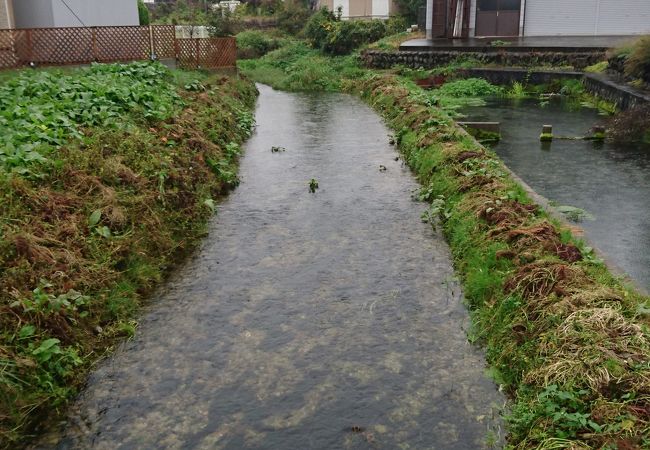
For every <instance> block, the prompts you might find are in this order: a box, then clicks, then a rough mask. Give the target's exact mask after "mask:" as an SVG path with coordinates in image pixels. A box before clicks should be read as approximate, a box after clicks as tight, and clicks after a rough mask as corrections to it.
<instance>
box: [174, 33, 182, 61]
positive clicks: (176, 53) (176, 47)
mask: <svg viewBox="0 0 650 450" xmlns="http://www.w3.org/2000/svg"><path fill="white" fill-rule="evenodd" d="M174 56H175V57H176V65H178V66H180V63H181V58H180V57H181V48H180V44H179V43H178V38H177V37H176V27H175V26H174Z"/></svg>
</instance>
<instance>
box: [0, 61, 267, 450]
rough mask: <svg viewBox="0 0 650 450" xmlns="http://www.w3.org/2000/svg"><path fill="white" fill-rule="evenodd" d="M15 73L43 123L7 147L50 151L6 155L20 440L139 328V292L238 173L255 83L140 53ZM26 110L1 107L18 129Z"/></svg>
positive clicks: (2, 315)
mask: <svg viewBox="0 0 650 450" xmlns="http://www.w3.org/2000/svg"><path fill="white" fill-rule="evenodd" d="M152 72H155V73H153V75H154V78H153V79H150V75H152ZM29 80H32V81H34V82H35V84H34V85H31V84H30V83H29ZM63 80H64V81H63ZM103 84H106V85H103ZM6 86H13V87H14V89H15V87H16V86H18V87H21V89H20V91H19V92H20V96H17V97H18V98H16V99H14V100H13V103H12V104H13V105H14V108H15V109H19V110H21V111H22V110H26V111H32V112H34V111H36V112H37V114H36V116H35V117H34V118H33V120H32V122H30V123H32V124H33V127H32V128H28V129H29V130H36V131H35V134H34V135H33V136H32V137H31V138H29V137H25V138H23V137H20V136H19V137H17V138H11V139H17V141H15V142H16V143H17V144H15V145H14V146H13V147H11V145H10V143H9V141H7V140H6V139H7V137H6V136H5V137H4V139H5V141H3V146H2V147H0V149H2V150H4V151H5V155H6V153H7V148H9V149H10V151H14V150H16V149H19V148H23V147H24V146H26V145H27V146H29V145H34V143H35V142H37V143H38V144H37V145H35V146H34V147H33V148H32V149H31V150H29V151H30V152H35V153H37V154H38V155H39V156H41V158H31V159H29V160H26V161H21V162H20V164H13V163H12V164H7V162H6V161H5V162H3V163H0V386H2V389H1V390H0V447H4V448H12V447H15V446H16V445H18V443H19V442H22V441H24V440H25V439H26V438H28V437H29V435H30V434H34V433H37V432H38V429H37V428H36V427H35V425H37V424H38V422H39V418H40V417H42V415H43V413H45V412H47V414H48V416H50V418H52V417H54V416H56V413H57V412H58V411H59V410H60V409H61V407H62V406H63V405H65V403H66V401H67V400H68V399H70V398H71V397H72V396H73V395H74V394H75V393H76V392H77V390H78V388H79V387H80V385H81V384H82V383H83V381H84V379H85V377H86V375H87V373H88V371H89V369H90V368H91V366H92V364H93V363H94V362H95V361H97V359H99V358H100V357H102V355H103V354H104V353H105V352H106V351H107V350H108V349H110V347H111V346H112V345H113V344H114V343H115V342H117V340H119V339H121V338H123V337H125V336H130V335H132V334H133V332H134V329H135V327H136V325H137V324H136V322H134V321H133V318H134V317H135V313H136V311H137V309H138V307H139V305H140V304H141V302H142V299H143V298H144V297H145V296H146V295H147V293H148V292H150V290H151V288H152V287H153V286H154V285H155V284H156V283H157V282H158V281H159V280H161V278H162V277H163V276H164V274H165V273H166V272H167V271H168V270H169V269H170V268H171V267H173V266H174V265H175V264H176V263H177V262H178V261H179V259H180V258H181V257H182V256H183V254H184V253H186V252H187V251H188V250H190V249H191V248H192V247H193V244H194V243H195V242H197V240H198V238H199V237H200V236H201V235H202V234H203V232H204V229H205V224H206V222H207V220H208V219H209V217H210V216H211V215H212V214H214V212H215V211H214V210H215V202H214V199H216V198H217V197H218V196H220V195H222V194H224V193H225V192H227V191H228V189H230V188H231V187H233V186H235V185H236V184H237V183H238V178H237V175H236V169H237V156H238V154H239V144H240V143H241V142H242V141H243V140H244V139H245V138H246V137H247V136H248V135H249V133H250V130H251V128H252V125H253V116H252V113H251V110H252V107H253V103H254V100H255V97H256V90H255V87H254V86H253V84H252V83H251V82H249V81H247V80H245V79H234V78H225V77H220V76H210V77H208V76H207V75H205V74H201V73H177V74H176V75H175V74H173V73H171V72H169V71H168V70H167V69H164V68H163V67H162V66H159V65H149V64H141V63H136V64H130V65H110V66H97V67H93V68H91V69H86V70H76V71H71V72H67V73H66V75H65V76H60V77H57V76H54V75H51V74H47V73H37V72H29V73H26V74H19V75H18V76H17V78H15V79H12V80H7V81H6V82H5V84H3V85H2V87H1V88H2V89H4V88H5V87H6ZM34 86H37V87H38V89H36V88H35V87H34ZM129 86H130V87H129ZM149 93H152V96H150V94H149ZM3 95H4V97H2V101H3V102H5V103H3V104H7V102H9V101H11V99H9V100H8V99H7V93H6V92H4V94H3ZM41 97H43V98H41ZM21 111H18V112H11V111H5V112H4V113H3V114H5V117H7V116H10V117H11V121H10V122H5V126H9V125H11V126H12V127H13V128H11V133H14V134H20V133H23V132H25V128H23V127H22V124H23V122H24V121H29V120H30V117H31V116H30V115H28V114H27V113H25V114H23V112H21ZM18 117H20V119H18ZM78 118H81V119H80V120H77V119H78ZM7 124H9V125H7ZM12 124H13V125H12ZM15 124H18V125H15ZM60 124H64V126H60V127H59V125H60ZM41 125H42V126H41ZM39 129H40V130H42V134H41V132H40V131H38V130H39ZM53 130H56V131H53ZM11 133H10V134H11ZM52 136H54V137H55V138H56V140H53V139H51V137H52ZM12 142H13V141H12ZM21 167H22V168H26V169H27V170H19V169H20V168H21Z"/></svg>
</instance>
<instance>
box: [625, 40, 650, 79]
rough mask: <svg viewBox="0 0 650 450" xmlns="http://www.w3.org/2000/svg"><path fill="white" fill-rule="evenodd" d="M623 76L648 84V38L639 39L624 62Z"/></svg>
mask: <svg viewBox="0 0 650 450" xmlns="http://www.w3.org/2000/svg"><path fill="white" fill-rule="evenodd" d="M625 74H626V75H628V76H630V77H633V78H638V79H641V80H643V81H644V82H646V83H650V36H645V37H643V38H641V39H639V40H638V41H637V42H636V43H635V44H634V46H633V47H632V50H631V51H630V54H629V55H628V57H627V60H626V62H625Z"/></svg>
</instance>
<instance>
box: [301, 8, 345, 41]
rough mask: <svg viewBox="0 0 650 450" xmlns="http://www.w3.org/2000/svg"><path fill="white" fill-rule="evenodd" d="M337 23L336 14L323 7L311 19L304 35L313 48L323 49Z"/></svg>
mask: <svg viewBox="0 0 650 450" xmlns="http://www.w3.org/2000/svg"><path fill="white" fill-rule="evenodd" d="M337 21H338V19H337V18H336V17H335V16H334V13H332V12H331V11H330V10H329V9H327V8H325V7H323V8H321V9H320V10H318V11H317V12H316V13H315V14H313V15H312V16H311V17H310V18H309V21H308V22H307V25H305V29H304V30H303V34H304V35H305V38H307V40H308V41H309V43H310V44H311V46H312V47H314V48H323V45H325V42H326V41H327V38H328V35H329V33H330V31H331V30H332V27H333V26H334V25H333V24H334V23H335V22H337Z"/></svg>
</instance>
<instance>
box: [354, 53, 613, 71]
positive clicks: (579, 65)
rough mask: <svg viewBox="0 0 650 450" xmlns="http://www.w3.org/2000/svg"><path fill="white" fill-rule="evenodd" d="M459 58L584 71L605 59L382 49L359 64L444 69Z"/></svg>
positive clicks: (575, 55) (584, 55)
mask: <svg viewBox="0 0 650 450" xmlns="http://www.w3.org/2000/svg"><path fill="white" fill-rule="evenodd" d="M459 58H463V59H472V60H476V61H477V62H478V63H479V64H481V65H483V64H485V65H489V64H497V65H501V66H511V67H512V66H515V67H516V66H519V67H534V66H547V65H548V66H555V67H561V66H572V67H575V68H576V69H584V68H585V67H587V66H591V65H593V64H596V63H597V62H600V61H602V60H603V59H605V51H602V50H596V51H590V52H571V53H567V52H554V51H533V52H504V51H495V52H468V51H463V52H458V51H431V50H429V51H397V52H385V51H381V50H368V51H366V52H364V53H363V54H362V55H361V60H362V62H363V63H364V64H365V65H366V66H367V67H371V68H375V69H388V68H390V67H393V66H395V65H403V66H407V67H411V68H414V69H416V68H424V69H431V68H434V67H438V66H445V65H447V64H450V63H452V62H454V61H457V60H458V59H459Z"/></svg>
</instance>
